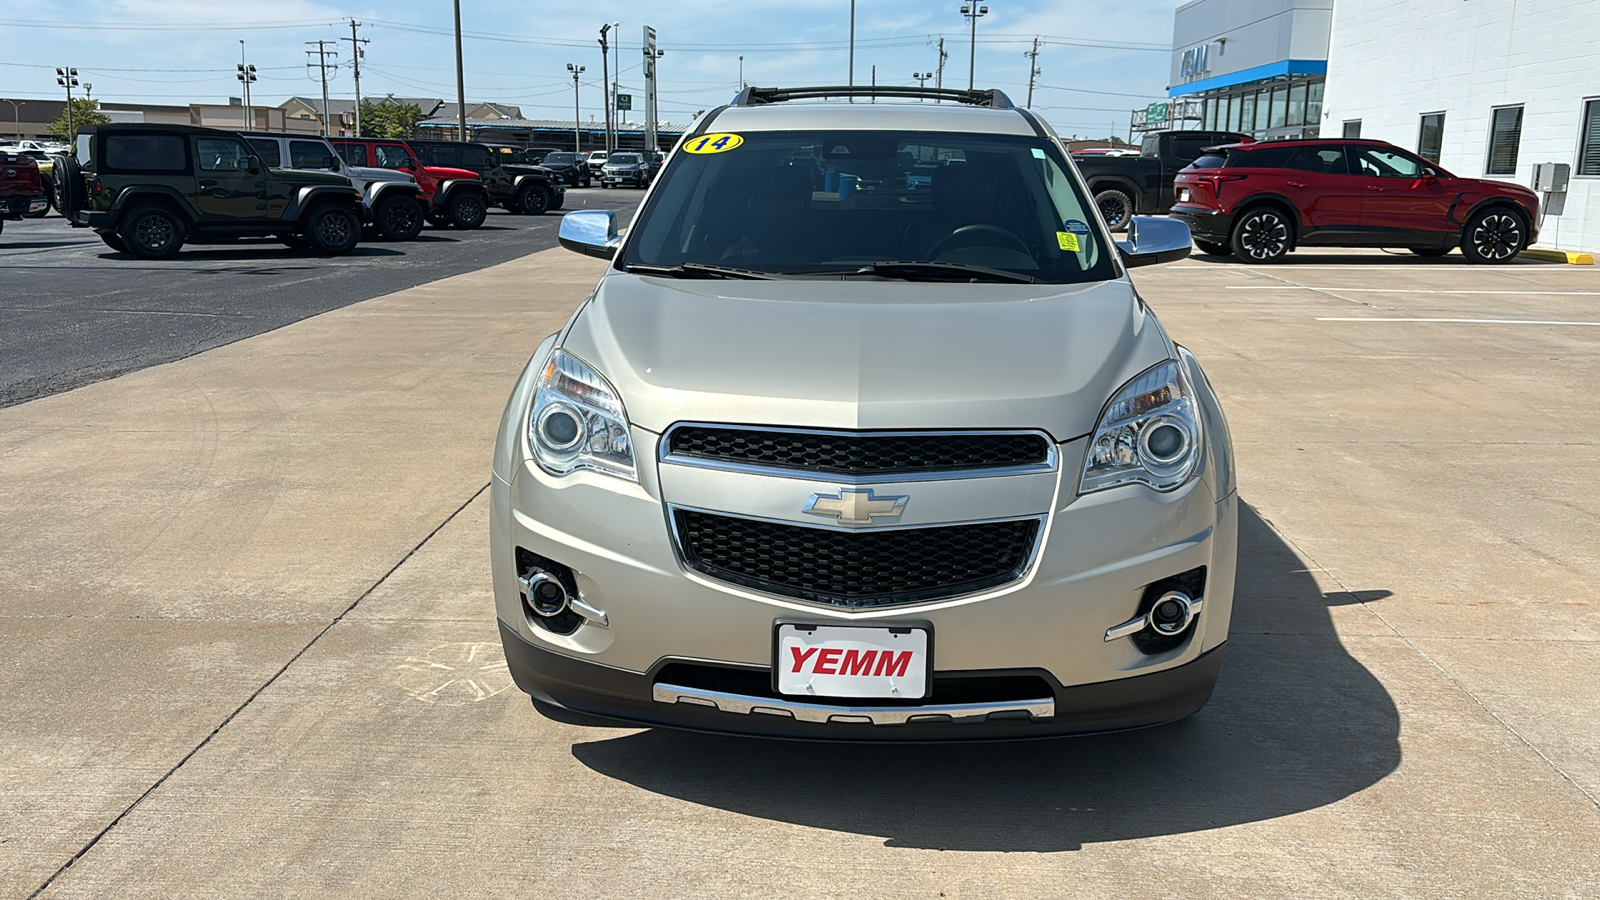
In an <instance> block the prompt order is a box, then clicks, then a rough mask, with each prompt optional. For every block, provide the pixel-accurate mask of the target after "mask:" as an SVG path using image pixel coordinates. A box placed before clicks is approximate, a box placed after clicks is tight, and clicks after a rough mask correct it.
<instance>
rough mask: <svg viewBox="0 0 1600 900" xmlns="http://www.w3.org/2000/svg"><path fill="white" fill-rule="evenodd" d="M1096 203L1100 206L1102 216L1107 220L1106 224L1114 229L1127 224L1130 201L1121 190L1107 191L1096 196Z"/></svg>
mask: <svg viewBox="0 0 1600 900" xmlns="http://www.w3.org/2000/svg"><path fill="white" fill-rule="evenodd" d="M1096 205H1097V206H1099V207H1100V216H1101V218H1103V219H1105V220H1106V225H1108V226H1110V227H1111V228H1112V229H1113V230H1115V229H1117V228H1119V227H1121V226H1123V225H1125V224H1127V222H1128V201H1127V199H1126V195H1124V194H1123V193H1121V192H1120V191H1107V192H1105V193H1103V194H1101V195H1100V196H1099V197H1097V198H1096Z"/></svg>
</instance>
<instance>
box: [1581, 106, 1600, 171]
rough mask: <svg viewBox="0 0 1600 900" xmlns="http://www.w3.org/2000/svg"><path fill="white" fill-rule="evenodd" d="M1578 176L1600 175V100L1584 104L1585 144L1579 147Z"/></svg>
mask: <svg viewBox="0 0 1600 900" xmlns="http://www.w3.org/2000/svg"><path fill="white" fill-rule="evenodd" d="M1578 174H1579V175H1600V100H1586V101H1584V104H1583V143H1582V144H1581V145H1580V146H1579V147H1578Z"/></svg>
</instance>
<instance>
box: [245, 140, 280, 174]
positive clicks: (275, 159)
mask: <svg viewBox="0 0 1600 900" xmlns="http://www.w3.org/2000/svg"><path fill="white" fill-rule="evenodd" d="M250 146H251V147H252V148H253V149H254V150H255V151H256V155H257V156H259V157H261V164H262V165H264V166H267V167H269V168H273V169H276V168H278V167H280V166H282V165H283V154H282V153H279V152H278V142H277V141H275V140H273V139H272V138H251V139H250Z"/></svg>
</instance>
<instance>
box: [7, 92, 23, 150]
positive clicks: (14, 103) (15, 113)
mask: <svg viewBox="0 0 1600 900" xmlns="http://www.w3.org/2000/svg"><path fill="white" fill-rule="evenodd" d="M6 102H7V103H9V104H11V118H12V120H13V121H14V122H15V124H16V129H17V140H19V141H20V140H22V107H24V106H27V105H28V101H26V100H7V101H6Z"/></svg>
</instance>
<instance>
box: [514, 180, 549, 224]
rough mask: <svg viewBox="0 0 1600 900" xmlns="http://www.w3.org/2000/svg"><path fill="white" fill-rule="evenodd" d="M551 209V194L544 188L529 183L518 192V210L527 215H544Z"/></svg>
mask: <svg viewBox="0 0 1600 900" xmlns="http://www.w3.org/2000/svg"><path fill="white" fill-rule="evenodd" d="M549 209H550V194H549V193H548V192H547V191H545V190H544V189H543V188H539V187H535V186H533V185H531V184H530V185H528V186H527V187H525V188H523V189H522V192H521V193H519V194H517V212H520V213H522V214H523V215H525V216H542V215H544V214H545V212H546V211H547V210H549Z"/></svg>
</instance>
